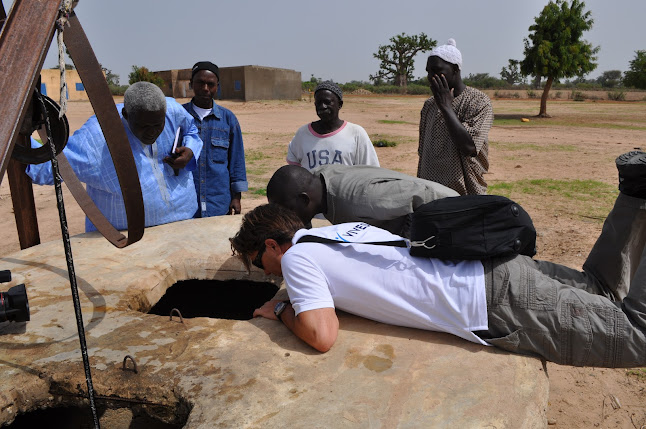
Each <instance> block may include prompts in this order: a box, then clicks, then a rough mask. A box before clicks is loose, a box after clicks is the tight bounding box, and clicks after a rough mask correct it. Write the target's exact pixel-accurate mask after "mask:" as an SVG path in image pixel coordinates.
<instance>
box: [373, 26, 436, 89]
mask: <svg viewBox="0 0 646 429" xmlns="http://www.w3.org/2000/svg"><path fill="white" fill-rule="evenodd" d="M436 45H437V42H436V41H435V40H433V39H430V38H428V36H426V34H424V33H420V34H419V35H417V34H416V35H413V36H407V35H406V33H402V34H398V35H396V36H393V37H391V38H390V44H389V45H380V46H379V48H378V49H377V52H375V53H374V54H372V56H373V57H375V58H376V59H378V60H379V61H381V64H380V65H379V71H378V72H377V73H376V74H375V75H370V80H371V81H373V82H375V84H376V83H377V82H380V81H382V80H384V79H385V80H392V81H393V82H394V83H395V85H396V86H399V87H400V88H403V90H404V91H406V85H407V83H408V81H409V80H412V79H413V70H415V67H414V63H415V61H414V60H415V55H417V53H418V52H426V51H429V50H431V49H432V48H433V47H435V46H436Z"/></svg>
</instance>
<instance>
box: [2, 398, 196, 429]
mask: <svg viewBox="0 0 646 429" xmlns="http://www.w3.org/2000/svg"><path fill="white" fill-rule="evenodd" d="M156 411H161V414H160V415H165V417H160V418H156V417H153V416H151V415H150V414H151V412H152V414H154V413H155V412H156ZM169 411H170V412H171V413H172V415H171V418H170V420H171V421H172V422H171V423H167V421H168V420H169V418H168V417H169ZM183 411H184V412H178V411H177V410H146V411H144V410H143V409H142V408H141V407H139V406H134V407H124V408H111V407H107V406H106V405H105V404H102V403H101V401H98V402H97V415H98V416H99V422H100V425H101V429H122V428H128V429H181V428H183V427H184V425H185V424H186V421H187V420H188V414H189V412H190V410H189V409H188V408H187V409H186V410H183ZM162 419H163V420H166V421H163V420H162ZM5 427H6V428H7V429H34V428H48V429H86V428H87V429H93V428H94V420H93V418H92V411H91V410H90V407H89V405H88V406H76V405H62V406H59V407H55V408H44V409H37V410H33V411H30V412H27V413H25V414H20V415H18V416H17V417H16V419H15V420H14V421H13V423H11V424H10V425H8V426H5Z"/></svg>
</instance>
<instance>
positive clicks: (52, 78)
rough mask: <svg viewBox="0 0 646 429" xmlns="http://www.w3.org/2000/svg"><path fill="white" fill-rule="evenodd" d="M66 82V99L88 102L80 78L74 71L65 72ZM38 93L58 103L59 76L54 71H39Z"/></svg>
mask: <svg viewBox="0 0 646 429" xmlns="http://www.w3.org/2000/svg"><path fill="white" fill-rule="evenodd" d="M65 81H66V82H67V99H68V100H72V101H87V100H89V98H88V96H87V92H85V87H84V86H83V82H81V77H80V76H79V74H78V72H77V71H76V70H65ZM40 92H41V94H45V95H47V96H48V97H49V98H51V99H52V100H54V101H56V102H57V103H58V102H59V99H60V93H61V75H60V72H59V70H58V69H57V68H56V69H42V70H41V71H40Z"/></svg>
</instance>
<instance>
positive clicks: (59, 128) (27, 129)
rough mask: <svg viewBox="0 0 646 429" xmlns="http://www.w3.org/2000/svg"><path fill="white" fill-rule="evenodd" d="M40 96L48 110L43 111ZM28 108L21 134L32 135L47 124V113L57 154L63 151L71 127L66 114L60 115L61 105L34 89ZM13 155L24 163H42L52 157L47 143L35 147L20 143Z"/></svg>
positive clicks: (14, 149)
mask: <svg viewBox="0 0 646 429" xmlns="http://www.w3.org/2000/svg"><path fill="white" fill-rule="evenodd" d="M38 97H42V99H43V103H44V105H45V110H46V111H45V112H43V111H42V110H43V109H42V107H41V106H42V105H41V103H40V101H39V100H38ZM27 109H28V110H27V114H26V115H25V120H24V122H23V124H22V127H21V130H20V134H23V135H31V134H32V133H33V132H34V131H36V130H38V129H40V128H42V126H43V125H44V124H45V115H46V116H47V117H49V124H50V128H51V132H52V139H53V140H54V147H55V148H56V155H58V154H59V153H61V151H62V150H63V148H64V147H65V145H66V144H67V139H68V138H69V136H70V132H69V129H70V127H69V124H68V122H67V117H66V116H65V115H63V116H62V117H59V114H60V111H61V108H60V106H59V105H58V104H56V102H55V101H54V100H52V99H51V98H49V97H48V96H46V95H43V94H41V93H39V92H38V91H34V95H33V97H32V100H31V102H30V103H29V105H28V106H27ZM11 157H12V158H13V159H15V160H16V161H20V162H22V163H23V164H42V163H43V162H47V161H50V160H51V159H52V157H51V151H50V150H49V147H47V145H43V146H41V147H39V148H35V149H34V148H31V147H26V146H23V145H18V144H17V145H14V148H13V152H12V153H11Z"/></svg>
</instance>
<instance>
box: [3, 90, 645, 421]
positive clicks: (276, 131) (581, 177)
mask: <svg viewBox="0 0 646 429" xmlns="http://www.w3.org/2000/svg"><path fill="white" fill-rule="evenodd" d="M423 102H424V98H423V97H358V96H357V97H353V96H348V97H347V98H346V100H345V104H344V107H343V110H342V111H341V116H342V118H343V119H346V120H349V121H351V122H355V123H358V124H360V125H362V126H363V127H364V128H366V130H367V131H368V133H369V134H370V136H371V138H372V139H373V141H374V140H378V139H385V140H389V141H394V142H396V143H397V146H396V147H384V148H378V149H377V153H378V155H379V159H380V162H381V165H382V166H383V167H386V168H391V169H394V170H399V171H402V172H405V173H408V174H412V175H415V173H416V169H417V134H418V128H417V124H418V121H419V111H420V109H421V106H422V104H423ZM222 104H223V105H224V106H226V107H228V108H230V109H231V110H233V112H234V113H236V115H237V116H238V119H239V120H240V123H241V126H242V129H243V132H244V140H245V149H246V157H247V171H248V179H249V183H250V187H251V189H250V191H249V192H248V193H246V194H245V195H244V196H243V211H248V210H249V209H251V208H253V207H255V206H256V205H258V204H262V203H263V202H265V199H264V197H263V191H264V188H265V186H266V183H267V181H268V180H269V178H270V177H271V174H272V173H273V172H274V171H275V170H276V168H278V167H279V166H281V165H283V164H284V159H285V153H286V148H287V144H288V143H289V141H290V139H291V137H292V135H293V134H294V132H295V131H296V129H297V128H298V127H299V126H301V125H303V124H305V123H307V122H309V121H312V120H315V119H316V116H315V112H314V108H313V105H312V104H311V103H309V101H294V102H282V101H268V102H251V103H237V102H223V103H222ZM537 110H538V101H534V100H494V111H495V113H496V116H497V119H498V121H497V122H496V125H495V126H494V128H493V129H492V131H491V133H490V140H491V151H490V152H491V154H490V162H491V169H490V172H489V174H488V175H487V181H488V182H489V184H490V186H492V185H493V187H494V189H495V193H503V194H505V195H508V196H510V197H511V198H513V199H515V200H517V201H518V202H520V203H521V204H522V205H523V206H524V207H525V208H526V209H527V210H528V211H529V212H530V213H531V214H532V217H533V219H534V222H535V224H536V227H537V230H538V232H539V237H538V244H539V254H538V255H537V257H538V258H540V259H545V260H551V261H555V262H559V263H563V264H566V265H569V266H572V267H575V268H580V267H581V265H582V263H583V261H584V260H585V257H586V255H587V253H588V252H589V250H590V248H591V247H592V244H593V243H594V241H595V239H596V237H597V236H598V234H599V231H600V230H601V225H602V219H603V218H604V217H605V215H606V214H607V212H608V211H609V209H610V206H611V203H612V201H613V200H614V197H615V195H616V182H617V173H616V169H615V166H614V158H615V157H616V156H617V155H619V154H621V153H623V152H626V151H628V150H632V149H633V148H635V147H642V148H644V149H646V103H644V102H639V103H610V102H586V103H577V102H569V101H551V102H550V103H548V112H549V113H550V114H552V115H553V116H554V118H553V119H550V120H538V119H533V118H532V117H531V116H532V115H534V114H535V113H536V112H537ZM91 114H92V111H91V108H90V105H89V103H83V102H72V103H70V105H69V114H68V119H69V121H70V128H71V129H73V130H75V129H77V128H79V127H80V126H81V125H82V124H83V122H84V121H85V120H86V119H87V118H88V117H89V116H90V115H91ZM520 117H528V118H530V122H521V121H520V120H519V118H520ZM532 180H535V181H537V182H532ZM574 180H578V181H581V186H582V189H579V188H578V187H577V188H576V189H574V188H573V186H572V181H574ZM7 182H8V181H7V180H3V182H2V186H1V187H0V242H1V243H3V245H2V248H1V250H0V255H6V254H8V253H12V252H15V251H17V250H19V246H18V238H17V234H16V230H15V222H14V218H13V210H12V207H11V197H10V196H9V188H8V183H7ZM34 191H35V198H36V202H37V209H38V220H39V227H40V233H41V241H43V242H45V241H49V240H58V239H60V227H59V223H58V214H57V210H56V204H55V199H54V190H53V188H52V187H38V186H35V188H34ZM65 201H66V210H67V215H68V219H69V224H70V231H71V233H72V234H77V233H80V232H83V229H84V218H83V214H82V212H81V211H80V209H79V208H78V206H77V205H76V203H75V202H74V201H73V199H72V198H71V196H70V195H69V193H68V192H67V190H65ZM61 247H62V246H61ZM61 252H62V249H61ZM645 353H646V351H645ZM548 372H549V376H550V389H551V391H550V401H549V407H548V419H549V423H550V426H551V427H560V428H588V427H601V428H626V429H632V428H642V427H644V425H646V372H645V371H643V370H623V369H616V370H611V369H591V368H572V367H564V366H559V365H554V364H548ZM617 405H619V406H617Z"/></svg>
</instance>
